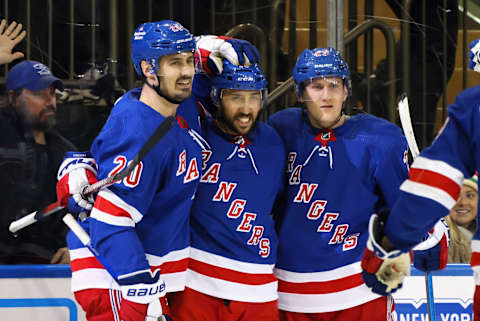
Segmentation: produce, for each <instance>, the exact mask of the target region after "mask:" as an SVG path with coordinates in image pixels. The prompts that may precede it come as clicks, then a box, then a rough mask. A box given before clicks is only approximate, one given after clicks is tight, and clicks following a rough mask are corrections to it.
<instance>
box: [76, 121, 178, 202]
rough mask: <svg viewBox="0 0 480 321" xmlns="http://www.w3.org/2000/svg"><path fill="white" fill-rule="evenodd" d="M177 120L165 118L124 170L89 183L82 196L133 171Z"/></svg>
mask: <svg viewBox="0 0 480 321" xmlns="http://www.w3.org/2000/svg"><path fill="white" fill-rule="evenodd" d="M174 121H175V117H173V116H169V117H167V118H165V119H164V120H163V121H162V123H161V124H160V125H159V126H158V127H157V129H156V130H155V132H154V133H153V134H152V136H150V137H149V138H148V140H147V141H146V142H145V144H143V146H142V148H140V151H139V152H138V153H137V155H135V157H134V158H133V160H132V162H131V163H130V164H129V165H128V166H127V167H126V168H125V169H123V170H121V171H120V172H118V173H117V174H115V175H113V176H109V177H106V178H104V179H102V180H100V181H98V182H96V183H93V184H92V185H89V186H87V187H85V189H84V190H83V192H82V196H87V195H90V194H93V193H96V192H98V191H99V190H101V189H102V188H104V187H106V186H109V185H112V184H113V183H115V182H117V181H119V180H122V179H124V178H125V177H127V176H128V175H130V173H132V172H133V170H134V169H135V167H136V166H137V165H138V163H140V161H141V160H142V159H143V158H144V157H145V155H147V154H148V153H149V152H150V150H151V149H152V148H153V146H155V145H156V144H157V143H158V141H160V139H162V137H163V136H165V134H166V133H167V132H168V131H169V130H170V129H171V128H172V127H173V124H174Z"/></svg>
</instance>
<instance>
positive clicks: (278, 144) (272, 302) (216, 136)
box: [169, 60, 285, 321]
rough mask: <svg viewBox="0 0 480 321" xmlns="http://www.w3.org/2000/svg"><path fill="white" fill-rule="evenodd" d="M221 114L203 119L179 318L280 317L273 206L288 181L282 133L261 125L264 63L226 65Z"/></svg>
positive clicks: (175, 311)
mask: <svg viewBox="0 0 480 321" xmlns="http://www.w3.org/2000/svg"><path fill="white" fill-rule="evenodd" d="M212 83H213V84H212V92H211V97H212V100H213V102H214V104H215V106H214V107H215V109H216V113H215V114H216V117H215V119H212V118H207V119H203V122H202V136H203V137H204V138H205V139H206V141H207V142H208V144H209V146H210V149H209V150H205V151H203V163H202V170H203V176H202V178H201V179H200V184H199V186H198V190H197V193H196V196H195V200H194V204H193V207H192V216H191V230H192V239H191V245H190V246H191V253H190V262H189V267H188V270H187V283H186V289H185V291H184V292H179V293H176V294H174V295H172V296H170V297H169V303H170V305H171V318H172V320H174V321H187V320H188V321H196V320H198V321H200V320H209V321H215V320H218V321H243V320H262V321H274V320H278V305H277V297H278V295H277V280H276V278H275V276H274V274H273V266H274V264H275V261H276V252H277V236H276V233H275V227H274V222H273V219H272V217H271V215H270V214H271V211H272V206H273V204H274V201H275V199H276V198H277V196H278V195H279V193H280V190H281V188H282V185H283V176H284V165H285V162H284V160H285V150H284V147H283V142H282V139H281V138H280V136H279V135H278V134H277V133H276V132H275V131H274V130H273V129H272V128H271V127H270V126H269V125H267V124H265V123H261V122H257V117H258V113H259V111H260V108H261V106H262V104H263V101H264V100H265V98H266V93H267V91H266V80H265V77H264V75H263V73H262V70H261V69H260V67H259V66H258V65H256V64H253V65H250V66H234V65H232V64H231V63H230V62H229V61H228V60H224V62H223V72H222V74H220V75H219V76H216V77H214V78H213V80H212Z"/></svg>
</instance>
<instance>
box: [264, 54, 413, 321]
mask: <svg viewBox="0 0 480 321" xmlns="http://www.w3.org/2000/svg"><path fill="white" fill-rule="evenodd" d="M293 79H294V81H295V86H296V94H297V97H298V99H299V101H300V102H303V103H304V104H305V107H306V108H287V109H285V110H282V111H280V112H278V113H276V114H275V115H273V116H272V117H271V118H270V120H269V123H270V124H271V125H272V126H273V127H274V128H275V129H276V130H277V131H278V132H279V133H280V135H281V136H282V138H283V140H284V142H285V148H286V151H287V153H288V154H287V155H288V156H287V175H288V182H287V187H286V195H285V199H284V201H285V205H284V210H283V211H281V212H278V213H275V216H276V219H277V220H278V226H279V229H278V233H279V234H278V236H279V247H278V254H277V255H278V259H277V264H276V269H275V275H276V276H277V278H278V280H279V281H278V282H279V284H278V291H279V303H278V304H279V309H280V320H282V321H293V320H295V321H302V320H318V321H320V320H322V321H324V320H329V321H330V320H332V321H333V320H362V321H367V320H391V317H392V315H391V312H392V310H393V301H392V298H391V297H388V298H386V297H381V296H379V295H376V294H373V293H372V292H371V291H370V289H368V288H367V287H366V286H365V284H364V282H363V280H362V277H361V267H360V260H361V258H362V254H363V251H364V249H365V245H366V242H367V238H368V231H367V226H368V220H369V218H370V215H371V214H372V213H375V212H378V211H380V210H381V209H382V208H384V207H389V206H392V205H393V203H394V201H395V200H396V198H397V195H398V187H399V186H400V183H401V182H402V181H403V180H404V179H405V178H406V177H407V144H406V141H405V138H404V137H403V135H402V133H401V130H400V129H399V128H398V127H396V126H395V125H394V124H392V123H390V122H388V121H386V120H383V119H379V118H376V117H374V116H372V115H369V114H360V115H357V116H348V115H345V114H344V113H343V106H344V104H345V101H346V99H347V97H348V95H349V93H350V74H349V68H348V65H347V64H346V62H345V61H344V60H343V59H342V57H341V56H340V54H339V53H337V52H336V51H335V49H333V48H317V49H313V50H309V49H306V50H304V51H303V52H302V53H301V54H300V56H299V58H298V60H297V63H296V65H295V68H294V70H293Z"/></svg>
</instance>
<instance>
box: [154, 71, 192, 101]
mask: <svg viewBox="0 0 480 321" xmlns="http://www.w3.org/2000/svg"><path fill="white" fill-rule="evenodd" d="M162 78H163V77H161V76H159V77H158V79H159V81H160V85H159V86H154V87H153V88H154V89H155V90H156V91H157V94H158V95H159V96H161V97H163V98H165V99H166V100H167V101H169V102H171V103H174V104H180V103H182V102H183V101H184V100H186V99H188V98H189V97H190V96H191V95H192V85H191V84H192V82H193V78H192V77H180V78H178V79H177V80H176V81H175V86H176V84H177V83H178V82H181V81H182V80H188V81H190V87H189V88H188V89H187V88H185V89H181V90H180V93H173V94H167V93H166V90H165V88H162V87H163V86H162Z"/></svg>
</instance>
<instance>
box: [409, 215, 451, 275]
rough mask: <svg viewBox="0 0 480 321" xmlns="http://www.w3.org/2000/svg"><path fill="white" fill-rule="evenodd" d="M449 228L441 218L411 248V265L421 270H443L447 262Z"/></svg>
mask: <svg viewBox="0 0 480 321" xmlns="http://www.w3.org/2000/svg"><path fill="white" fill-rule="evenodd" d="M448 243H449V230H448V225H447V222H446V221H445V220H444V219H443V218H442V219H441V220H440V221H438V222H437V223H436V224H435V226H434V227H433V228H432V229H431V230H430V231H429V232H428V233H427V235H426V236H425V239H424V241H423V242H421V243H419V244H417V246H415V247H414V248H413V265H414V266H415V267H416V268H417V269H419V270H422V271H435V270H443V269H444V268H445V267H446V266H447V262H448Z"/></svg>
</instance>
